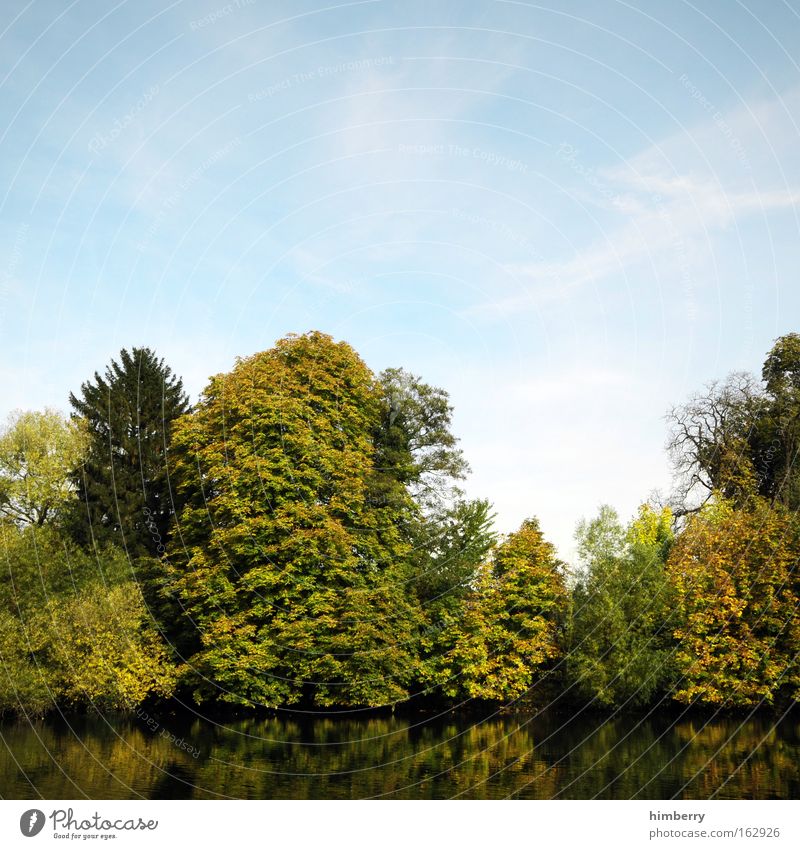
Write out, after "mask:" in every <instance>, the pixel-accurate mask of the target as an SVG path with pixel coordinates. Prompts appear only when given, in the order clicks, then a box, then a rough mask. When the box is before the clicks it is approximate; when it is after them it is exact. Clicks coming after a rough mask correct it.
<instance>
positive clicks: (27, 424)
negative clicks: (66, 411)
mask: <svg viewBox="0 0 800 849" xmlns="http://www.w3.org/2000/svg"><path fill="white" fill-rule="evenodd" d="M86 444H87V440H86V433H85V431H84V429H83V428H82V427H81V426H80V425H79V424H78V423H75V422H68V421H66V420H65V419H64V417H63V416H62V415H61V414H60V413H58V412H56V411H55V410H44V411H43V412H25V413H23V412H16V413H12V414H11V416H9V419H8V424H7V426H6V428H5V429H4V430H3V432H2V433H1V434H0V517H5V518H6V519H8V520H10V521H12V522H14V523H16V524H18V525H43V524H44V523H45V522H48V521H55V520H57V519H60V518H62V516H63V513H64V510H65V508H67V507H68V505H69V504H70V502H72V501H73V500H74V499H75V487H74V486H73V485H72V483H71V481H70V474H71V473H72V471H73V470H74V469H75V467H76V466H77V465H78V464H79V463H80V462H81V459H82V457H83V455H84V452H85V451H86Z"/></svg>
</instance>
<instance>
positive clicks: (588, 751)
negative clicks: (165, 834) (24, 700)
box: [0, 714, 800, 799]
mask: <svg viewBox="0 0 800 849" xmlns="http://www.w3.org/2000/svg"><path fill="white" fill-rule="evenodd" d="M0 736H1V737H2V741H3V744H4V745H2V746H0V795H2V796H3V797H4V798H7V799H9V798H10V799H21V798H39V797H43V798H45V799H66V798H83V797H87V798H92V799H95V798H96V799H136V798H142V797H143V798H149V799H206V798H245V799H265V798H281V799H285V798H293V799H309V798H311V799H318V798H328V799H361V798H368V797H384V798H404V799H408V798H413V799H442V798H451V797H461V798H492V799H496V798H507V797H513V798H524V799H554V798H562V799H591V798H607V799H631V798H637V799H670V798H678V799H680V798H684V799H706V798H711V797H714V798H720V799H752V798H763V799H796V798H798V796H799V795H800V719H798V717H797V716H796V715H791V716H790V717H788V718H784V719H783V720H781V721H777V719H771V718H769V717H760V716H759V717H755V718H749V719H743V718H714V719H711V720H709V719H708V718H707V717H694V716H693V717H688V716H686V715H684V716H680V715H677V714H671V715H669V716H665V715H660V716H656V717H649V718H648V717H640V716H624V717H621V718H612V719H609V718H608V717H603V716H597V715H592V716H589V715H583V714H581V715H577V716H576V715H571V714H564V715H557V716H556V715H545V716H541V715H539V716H535V715H533V714H519V715H513V716H497V715H493V716H488V717H478V716H474V715H459V714H454V715H450V714H448V715H445V716H440V717H436V716H433V715H428V716H417V717H416V718H409V717H400V716H382V715H378V716H376V715H373V716H368V717H366V718H364V717H361V718H346V717H345V718H343V717H341V716H339V717H333V716H322V717H320V716H317V717H315V718H303V717H299V716H296V715H293V716H284V717H281V718H258V719H256V718H249V719H237V720H235V721H230V720H228V721H226V722H222V721H211V720H209V719H207V718H206V719H198V718H195V719H190V720H187V719H182V720H178V719H176V718H174V717H170V718H164V720H163V723H162V722H161V721H160V720H158V721H157V720H155V719H153V718H150V717H148V716H147V715H146V714H145V715H143V716H142V717H141V718H138V719H135V720H131V719H130V718H123V717H119V716H108V717H97V716H95V717H86V716H82V717H72V718H60V717H59V718H56V719H47V720H41V721H34V722H25V721H20V720H4V721H3V722H2V723H0Z"/></svg>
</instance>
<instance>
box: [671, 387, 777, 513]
mask: <svg viewBox="0 0 800 849" xmlns="http://www.w3.org/2000/svg"><path fill="white" fill-rule="evenodd" d="M766 409H767V408H766V399H765V398H764V395H763V392H762V391H761V388H760V387H759V386H758V385H757V383H756V381H755V379H754V378H753V377H752V376H750V375H748V374H744V373H737V374H732V375H730V377H728V379H727V380H726V381H725V382H724V383H711V384H709V385H708V386H707V387H706V390H705V391H704V392H702V393H699V394H697V395H695V396H694V397H692V398H691V399H690V400H689V401H688V402H687V403H686V404H683V405H681V406H679V407H674V408H673V409H672V410H670V412H669V413H668V420H669V421H670V438H669V441H668V443H667V449H668V451H669V452H670V455H671V457H672V461H673V465H674V467H675V470H676V473H677V478H678V484H679V489H678V493H677V503H676V513H678V514H679V515H681V514H684V513H686V512H694V511H695V510H696V509H698V507H699V506H701V505H702V504H704V503H705V502H706V501H708V500H709V499H710V498H711V496H712V494H713V493H714V492H715V491H717V492H720V493H721V494H722V495H723V496H724V497H726V498H732V499H736V500H739V501H743V500H746V499H747V498H749V497H750V496H751V495H752V494H753V492H754V491H755V490H756V489H757V488H758V482H757V480H756V472H755V468H754V465H753V458H752V453H751V439H752V438H753V435H754V428H755V424H756V422H757V421H759V420H760V419H762V418H763V417H764V416H765V415H766ZM698 495H699V504H695V503H694V501H695V500H696V498H697V496H698Z"/></svg>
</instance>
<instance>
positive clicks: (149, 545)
mask: <svg viewBox="0 0 800 849" xmlns="http://www.w3.org/2000/svg"><path fill="white" fill-rule="evenodd" d="M70 404H71V405H72V408H73V410H74V415H75V416H76V417H79V418H81V419H83V420H84V421H85V424H86V428H87V431H88V439H89V446H88V452H87V457H86V460H85V462H84V463H83V465H82V466H81V468H80V469H79V470H78V471H77V473H76V484H77V488H78V496H79V498H78V501H79V507H78V510H77V511H76V516H75V519H74V522H73V524H74V528H75V531H76V536H78V538H79V539H82V540H83V541H84V542H88V541H89V540H92V541H95V542H107V541H108V542H113V543H115V544H117V545H124V547H125V549H126V551H127V552H128V554H129V555H130V556H132V557H133V556H141V555H145V554H149V555H159V554H161V553H162V552H163V550H164V549H163V545H164V542H165V541H166V538H167V535H168V531H169V526H170V521H171V517H172V515H173V514H174V512H175V508H176V505H175V503H174V493H173V491H172V490H171V488H170V481H169V469H168V452H169V445H170V440H171V429H172V423H173V422H174V421H175V419H177V418H178V417H179V416H181V415H183V414H184V413H186V412H187V411H188V409H189V402H188V398H187V396H186V393H185V392H184V390H183V382H182V381H181V379H180V378H179V377H176V376H175V375H173V373H172V370H171V369H170V367H169V366H168V365H166V364H165V363H164V360H163V359H159V358H158V357H157V356H156V354H155V352H154V351H152V350H151V349H150V348H132V349H131V350H130V351H128V350H126V349H123V350H122V351H120V356H119V362H117V361H116V360H112V361H111V363H110V364H109V366H108V367H107V368H106V370H105V373H104V374H103V375H102V376H101V375H100V374H99V373H97V372H95V375H94V379H93V380H91V381H87V382H86V383H84V384H82V386H81V392H80V395H79V396H76V395H74V394H70Z"/></svg>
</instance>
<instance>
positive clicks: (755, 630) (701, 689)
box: [667, 498, 800, 707]
mask: <svg viewBox="0 0 800 849" xmlns="http://www.w3.org/2000/svg"><path fill="white" fill-rule="evenodd" d="M799 557H800V527H798V520H797V516H796V514H794V513H793V512H791V511H788V510H787V509H786V508H785V507H783V506H782V505H771V504H769V503H768V502H767V501H766V500H764V499H758V500H757V501H754V502H752V503H751V506H750V507H749V508H748V509H736V508H735V506H734V505H733V503H732V502H730V501H728V500H725V499H722V498H718V499H717V500H716V502H715V503H713V504H710V505H708V506H707V507H706V508H704V509H703V510H702V511H700V512H699V513H698V514H697V515H695V516H692V517H691V518H690V520H689V522H688V525H687V527H686V529H685V530H684V531H683V533H682V534H681V535H680V536H679V537H678V539H677V541H676V543H675V545H674V547H673V549H672V552H671V553H670V557H669V560H668V561H667V573H668V577H669V581H670V583H671V585H672V587H673V589H674V594H675V599H676V607H677V622H676V629H675V635H676V637H677V639H678V641H679V649H678V652H677V654H676V663H677V667H678V671H679V673H680V675H681V676H682V677H681V679H680V681H679V687H678V689H677V691H676V694H675V697H676V699H677V700H678V701H681V702H686V703H690V704H693V703H696V702H699V703H702V704H709V705H716V706H721V707H752V706H755V705H758V704H761V703H763V702H766V703H771V702H772V701H773V700H774V699H775V697H776V695H777V694H778V693H779V692H782V691H783V692H786V693H787V694H788V695H789V696H790V697H791V698H793V699H795V700H798V698H800V666H799V665H798V659H797V646H798V642H799V641H800V608H798V603H799V602H800V597H799V596H800V593H799V590H800V580H799V576H798V571H797V564H798V558H799Z"/></svg>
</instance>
